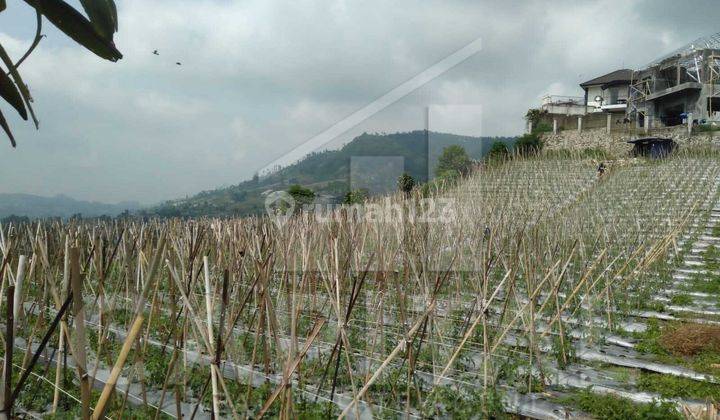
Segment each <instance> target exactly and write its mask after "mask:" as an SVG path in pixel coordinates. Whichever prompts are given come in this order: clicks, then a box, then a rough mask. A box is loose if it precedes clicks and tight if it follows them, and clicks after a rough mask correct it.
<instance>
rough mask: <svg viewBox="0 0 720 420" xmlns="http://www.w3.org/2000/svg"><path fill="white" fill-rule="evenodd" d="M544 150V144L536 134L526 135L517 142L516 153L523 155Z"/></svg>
mask: <svg viewBox="0 0 720 420" xmlns="http://www.w3.org/2000/svg"><path fill="white" fill-rule="evenodd" d="M542 148H543V142H542V140H540V137H539V136H538V135H537V134H535V133H532V134H525V135H524V136H522V137H520V138H519V139H518V140H517V141H516V142H515V153H518V154H521V155H529V154H534V153H538V152H539V151H540V150H542Z"/></svg>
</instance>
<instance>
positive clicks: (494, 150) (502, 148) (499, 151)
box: [486, 141, 510, 162]
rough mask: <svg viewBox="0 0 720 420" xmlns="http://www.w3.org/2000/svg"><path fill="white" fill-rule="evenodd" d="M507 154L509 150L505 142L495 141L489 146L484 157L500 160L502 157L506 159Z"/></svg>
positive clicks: (495, 160) (494, 160) (493, 160)
mask: <svg viewBox="0 0 720 420" xmlns="http://www.w3.org/2000/svg"><path fill="white" fill-rule="evenodd" d="M509 154H510V151H508V148H507V146H506V145H505V143H503V142H501V141H496V142H495V143H493V144H492V146H491V147H490V151H489V152H488V154H487V157H486V159H487V160H488V161H492V162H497V161H502V160H504V159H507V157H508V155H509Z"/></svg>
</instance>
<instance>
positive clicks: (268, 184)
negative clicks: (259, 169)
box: [147, 130, 514, 217]
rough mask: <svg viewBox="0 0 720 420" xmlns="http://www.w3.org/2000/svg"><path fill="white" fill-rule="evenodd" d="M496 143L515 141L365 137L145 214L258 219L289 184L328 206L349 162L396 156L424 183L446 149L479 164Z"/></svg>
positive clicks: (343, 183) (344, 187)
mask: <svg viewBox="0 0 720 420" xmlns="http://www.w3.org/2000/svg"><path fill="white" fill-rule="evenodd" d="M428 138H430V141H429V142H428ZM495 141H502V142H505V143H507V144H511V143H512V142H513V141H514V138H510V137H497V138H495V137H467V136H458V135H454V134H446V133H434V132H430V133H429V135H428V132H426V131H424V130H423V131H421V130H418V131H411V132H406V133H393V134H368V133H364V134H362V135H360V136H358V137H356V138H355V139H353V140H352V141H351V142H349V143H347V144H346V145H344V146H343V147H342V148H340V149H338V150H325V151H322V152H317V153H312V154H310V155H308V156H306V157H305V158H304V159H303V160H301V161H299V162H297V163H295V164H293V165H290V166H287V167H285V168H282V169H280V170H279V171H277V172H275V173H272V174H270V175H267V176H263V177H254V178H253V179H251V180H248V181H244V182H241V183H240V184H237V185H233V186H230V187H227V188H221V189H216V190H210V191H203V192H201V193H199V194H197V195H195V196H193V197H190V198H187V199H181V200H174V201H167V202H165V203H163V204H162V205H160V206H158V207H156V208H154V209H151V210H149V211H148V212H147V213H148V214H155V215H160V216H165V217H175V216H177V217H193V216H205V215H207V216H236V215H248V214H255V213H260V212H262V211H264V208H265V207H264V197H263V195H262V193H263V192H266V191H268V190H283V189H286V188H287V187H288V186H289V185H292V184H301V185H303V186H305V187H308V188H310V189H312V190H313V191H315V193H316V194H318V195H322V196H324V197H325V198H326V199H328V200H329V201H338V200H340V198H341V197H342V196H344V195H345V193H346V192H347V191H348V190H349V178H350V160H351V158H352V157H361V156H401V157H403V158H404V161H405V172H407V173H409V174H410V175H411V176H412V177H413V178H415V179H416V180H418V181H420V182H424V181H427V178H428V168H434V167H435V165H436V163H437V158H438V156H439V155H440V153H442V150H443V149H444V148H445V147H447V146H449V145H453V144H459V145H461V146H463V147H464V148H465V150H466V151H467V153H468V154H469V155H470V157H472V158H474V159H480V158H481V157H482V156H484V155H485V153H487V151H488V150H490V147H491V145H492V143H493V142H495ZM428 143H429V146H428ZM428 161H429V162H430V164H429V165H428ZM393 182H394V180H393Z"/></svg>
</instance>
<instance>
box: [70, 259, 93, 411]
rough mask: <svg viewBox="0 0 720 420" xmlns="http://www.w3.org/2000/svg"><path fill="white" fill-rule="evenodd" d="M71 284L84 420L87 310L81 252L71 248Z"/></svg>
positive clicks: (87, 395)
mask: <svg viewBox="0 0 720 420" xmlns="http://www.w3.org/2000/svg"><path fill="white" fill-rule="evenodd" d="M70 284H71V287H72V291H73V317H74V325H75V348H74V349H73V351H74V352H75V354H76V355H77V361H78V364H77V371H78V376H79V377H80V399H81V400H82V411H81V415H82V418H83V419H84V420H85V419H88V418H90V380H89V377H88V374H87V354H86V345H87V341H86V338H85V309H84V306H85V305H84V302H83V294H82V292H83V290H82V279H81V277H80V250H79V249H78V248H75V247H73V248H70Z"/></svg>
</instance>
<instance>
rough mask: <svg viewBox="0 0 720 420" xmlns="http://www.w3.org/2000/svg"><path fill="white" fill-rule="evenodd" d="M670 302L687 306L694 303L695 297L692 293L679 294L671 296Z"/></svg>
mask: <svg viewBox="0 0 720 420" xmlns="http://www.w3.org/2000/svg"><path fill="white" fill-rule="evenodd" d="M670 303H672V304H673V305H679V306H687V305H692V303H693V299H692V297H690V295H686V294H678V295H674V296H673V297H672V298H670Z"/></svg>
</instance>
